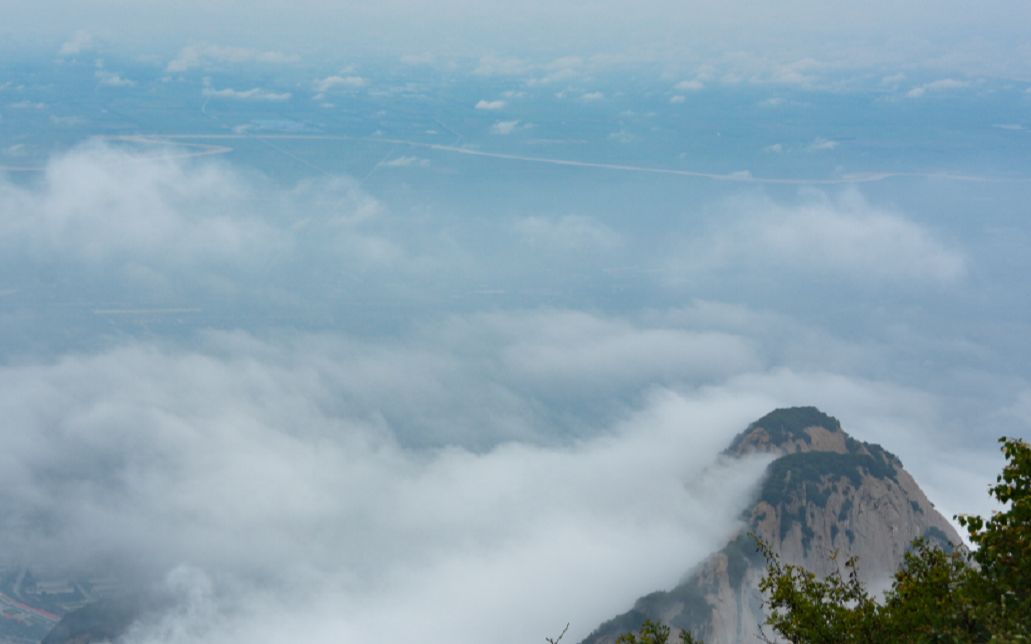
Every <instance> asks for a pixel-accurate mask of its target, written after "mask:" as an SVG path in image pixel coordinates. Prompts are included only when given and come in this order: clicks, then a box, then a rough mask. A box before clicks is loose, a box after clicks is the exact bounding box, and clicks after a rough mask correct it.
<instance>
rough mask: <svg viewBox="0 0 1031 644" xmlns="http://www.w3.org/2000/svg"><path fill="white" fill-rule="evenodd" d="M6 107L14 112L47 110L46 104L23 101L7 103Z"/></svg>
mask: <svg viewBox="0 0 1031 644" xmlns="http://www.w3.org/2000/svg"><path fill="white" fill-rule="evenodd" d="M7 107H10V108H11V109H15V110H45V109H47V104H46V103H40V102H37V101H30V100H24V101H15V102H13V103H8V104H7Z"/></svg>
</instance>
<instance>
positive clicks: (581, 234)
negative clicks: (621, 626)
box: [0, 0, 1031, 644]
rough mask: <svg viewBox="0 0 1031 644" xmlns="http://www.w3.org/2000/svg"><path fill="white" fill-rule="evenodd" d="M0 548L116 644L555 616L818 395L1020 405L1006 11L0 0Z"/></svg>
mask: <svg viewBox="0 0 1031 644" xmlns="http://www.w3.org/2000/svg"><path fill="white" fill-rule="evenodd" d="M3 14H4V20H3V25H0V40H2V41H3V43H4V44H3V45H0V48H4V49H5V50H6V51H7V52H8V53H10V54H12V55H10V56H8V57H6V61H7V62H4V63H3V64H2V65H0V168H2V169H3V170H2V172H3V174H2V175H0V337H2V341H0V384H2V386H0V415H2V416H3V418H4V419H5V423H4V427H3V429H0V440H2V444H3V450H0V464H2V465H0V483H2V485H0V517H3V519H2V520H0V525H2V529H0V547H2V550H3V551H4V552H6V553H8V554H9V555H10V556H11V557H12V558H17V559H18V560H19V561H23V562H29V563H31V564H32V565H35V566H42V565H44V564H45V565H46V566H47V567H48V568H49V569H51V570H55V571H61V570H76V571H77V570H82V569H90V568H95V567H98V566H100V567H104V568H111V569H114V570H117V571H119V572H120V573H121V574H125V575H127V576H128V577H131V578H132V579H134V580H135V581H136V582H137V583H139V584H142V585H144V586H146V587H150V588H155V587H156V588H161V589H163V590H164V592H166V593H170V594H171V596H172V597H174V598H175V601H173V602H172V604H171V608H169V609H168V610H167V611H164V612H160V613H158V614H153V615H150V616H148V617H147V618H146V619H145V620H143V621H142V622H141V623H139V624H137V625H136V627H135V628H134V629H133V630H132V632H131V633H130V634H129V635H128V636H127V638H126V641H127V642H155V643H156V642H197V641H206V642H238V641H263V642H281V641H291V640H293V639H297V638H299V637H301V636H303V639H305V640H306V641H313V642H371V641H384V642H401V641H409V640H418V641H420V642H428V643H431V644H432V643H435V642H441V643H443V642H448V643H453V642H470V643H473V642H476V643H480V642H498V643H499V644H505V643H508V642H511V643H513V644H514V643H516V642H527V641H541V640H542V639H543V638H544V637H545V636H555V635H557V633H558V632H559V631H561V628H562V627H563V626H564V625H565V624H566V622H571V624H572V625H571V627H570V633H569V635H568V637H569V638H570V641H577V638H582V637H583V636H585V635H586V634H587V633H589V632H590V630H591V629H593V628H594V627H596V626H597V625H598V624H599V623H600V622H601V621H603V620H605V619H607V618H609V617H612V616H613V615H616V614H618V613H620V612H623V611H625V610H626V609H627V608H628V607H629V606H631V605H632V602H633V601H634V599H636V598H637V597H639V596H640V595H642V594H645V593H647V592H650V591H653V590H658V589H662V588H668V587H670V586H672V585H673V584H675V583H676V582H677V580H678V579H680V577H681V576H682V575H683V574H684V573H685V572H686V571H687V570H688V569H689V568H690V566H691V565H693V564H694V563H696V562H698V561H699V560H700V559H701V558H702V557H703V556H704V555H705V554H707V553H708V552H711V551H712V550H714V549H716V548H718V547H720V546H721V545H722V544H723V543H724V540H725V539H726V537H727V536H728V535H729V534H731V532H732V531H733V530H734V529H735V527H736V526H737V519H738V515H739V513H740V511H741V509H742V508H743V507H744V506H745V504H746V503H747V502H748V499H749V498H750V496H749V495H750V494H751V492H752V491H753V490H754V489H755V486H756V485H757V484H758V482H759V479H760V476H761V472H762V469H763V466H764V462H763V461H761V460H758V461H748V462H728V461H725V460H722V459H721V458H719V456H718V454H719V452H720V450H722V449H723V448H724V447H725V446H726V445H727V444H728V443H729V441H730V440H731V438H732V437H733V435H734V434H735V433H736V432H738V431H740V430H742V429H743V428H744V427H745V426H746V425H747V424H748V422H750V421H751V420H754V419H755V418H758V417H759V416H761V415H763V414H765V413H767V412H768V411H770V410H771V409H773V408H775V407H778V406H786V405H810V404H813V405H817V406H819V407H820V408H821V409H823V410H824V411H826V412H828V413H830V414H832V415H835V416H837V417H838V418H839V419H841V420H842V422H843V424H844V426H845V428H846V429H847V430H848V431H850V432H851V433H852V434H853V435H854V436H856V437H857V438H860V439H862V440H868V441H876V442H880V443H882V444H883V445H884V446H885V447H886V448H888V449H889V450H891V451H893V452H896V453H897V454H899V456H900V457H901V458H902V460H903V462H904V463H905V464H906V466H907V467H908V468H909V469H910V471H911V472H913V473H914V475H915V477H916V479H917V481H918V482H919V483H920V484H921V486H923V488H924V489H925V491H927V493H928V495H929V497H930V498H931V499H932V500H933V501H934V502H935V503H936V504H937V505H938V507H939V509H941V511H942V512H943V513H944V514H946V515H950V516H951V514H953V513H955V512H961V511H975V512H985V511H987V510H989V509H990V506H989V504H988V501H987V495H986V494H985V488H986V485H987V484H988V483H989V482H990V481H991V480H992V478H993V476H994V473H995V471H996V470H997V468H998V466H999V463H1000V460H999V457H998V455H997V452H996V449H995V444H994V440H995V439H996V438H997V437H998V436H999V435H1001V434H1003V433H1008V434H1013V435H1020V436H1028V435H1029V434H1031V370H1029V369H1028V368H1027V364H1028V359H1029V358H1031V350H1029V347H1028V346H1027V343H1026V338H1027V337H1028V333H1029V332H1031V328H1029V327H1031V325H1029V323H1028V320H1031V301H1029V300H1028V297H1027V288H1026V275H1027V274H1029V273H1028V272H1029V271H1031V253H1028V252H1027V249H1028V247H1029V246H1028V245H1029V243H1031V225H1029V224H1028V219H1027V215H1028V212H1027V204H1028V203H1029V199H1028V197H1029V194H1028V193H1029V189H1031V181H1029V179H1031V162H1029V161H1028V159H1031V155H1029V154H1028V151H1029V150H1028V146H1029V143H1031V118H1029V117H1028V114H1029V111H1028V110H1029V109H1031V70H1029V69H1028V67H1027V63H1026V61H1028V60H1031V56H1029V55H1028V53H1031V49H1029V43H1031V39H1029V37H1028V35H1027V33H1026V32H1027V30H1026V25H1027V24H1031V8H1029V5H1027V4H1026V3H1021V2H1003V1H992V2H987V3H980V4H978V5H977V6H976V7H975V6H973V5H969V4H966V3H960V2H951V1H949V2H935V3H929V2H909V3H905V4H904V5H901V6H898V5H896V4H894V3H891V4H889V3H888V2H880V1H879V0H877V1H875V2H867V3H854V2H850V3H845V2H809V1H798V2H782V3H776V4H771V3H760V2H730V3H728V2H720V3H717V2H689V3H684V2H676V3H674V2H646V3H625V2H604V1H603V2H536V1H532V2H528V3H518V4H516V3H500V2H471V1H469V2H466V1H458V0H455V1H446V2H437V3H432V4H431V3H420V2H400V1H393V0H392V1H388V2H381V3H374V4H373V3H363V4H361V5H359V4H358V3H346V4H345V3H337V4H335V5H333V6H327V3H325V2H307V1H302V2H289V3H288V2H279V1H278V0H272V1H269V2H264V3H258V4H255V3H243V2H210V1H209V2H192V1H187V2H179V3H174V4H173V3H159V2H131V3H130V2H120V1H106V2H104V1H101V2H90V3H83V2H50V3H38V2H34V3H29V2H20V1H9V2H6V3H5V5H4V9H3Z"/></svg>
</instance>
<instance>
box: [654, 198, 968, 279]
mask: <svg viewBox="0 0 1031 644" xmlns="http://www.w3.org/2000/svg"><path fill="white" fill-rule="evenodd" d="M730 208H732V209H733V210H735V211H738V214H737V215H736V220H735V219H730V220H729V221H724V222H723V223H724V225H723V227H722V228H721V229H720V230H719V231H718V232H716V231H714V232H713V233H712V234H711V235H710V236H708V237H704V238H701V239H699V240H697V242H696V244H694V245H693V247H692V248H691V249H686V250H685V257H683V258H681V259H679V260H676V261H675V262H674V264H675V265H676V266H678V267H679V268H678V269H677V270H687V271H689V272H691V271H695V270H711V269H713V268H716V267H722V268H725V269H731V268H734V269H754V268H756V267H762V270H765V271H767V272H770V273H775V272H777V271H789V272H790V273H801V274H811V275H814V276H815V275H820V274H828V273H833V274H836V275H838V276H839V277H844V278H848V279H850V280H855V281H858V282H864V281H873V282H875V283H881V284H888V283H893V284H897V285H904V284H906V283H911V284H921V283H928V282H930V283H938V284H949V283H954V282H955V281H957V280H959V279H961V278H962V277H963V276H964V275H965V273H966V258H965V257H964V255H963V254H962V253H961V252H959V251H958V250H956V249H954V248H951V247H950V246H948V245H946V244H945V243H943V242H942V241H939V240H938V239H937V238H936V236H935V235H934V234H933V233H932V232H931V231H930V230H928V229H927V228H925V227H924V226H922V225H920V224H917V223H915V222H913V221H911V220H910V219H907V218H906V217H904V216H902V215H901V214H899V213H895V212H891V211H889V210H885V209H881V208H877V207H874V206H871V205H870V204H868V203H866V202H865V200H863V198H862V197H860V196H859V195H858V194H857V193H854V192H846V193H844V194H843V195H842V196H840V197H838V198H834V199H832V198H830V197H828V196H826V195H822V194H819V193H816V194H813V195H811V196H810V197H809V198H808V200H807V201H806V202H803V203H801V204H798V205H790V206H788V205H781V204H775V203H770V202H766V201H758V202H752V201H748V200H745V201H741V202H733V203H732V205H731V206H730ZM792 279H795V278H792Z"/></svg>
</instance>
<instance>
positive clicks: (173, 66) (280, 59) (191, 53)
mask: <svg viewBox="0 0 1031 644" xmlns="http://www.w3.org/2000/svg"><path fill="white" fill-rule="evenodd" d="M299 60H300V57H299V56H297V55H296V54H286V53H283V52H279V51H261V50H258V49H250V48H248V47H226V46H221V45H208V44H204V45H188V46H186V47H183V48H182V50H180V52H179V54H178V55H177V56H176V57H175V58H174V59H172V60H171V61H170V62H169V63H168V66H167V67H166V70H167V71H169V72H185V71H189V70H191V69H196V68H205V67H209V66H221V65H240V64H247V63H260V64H269V65H283V64H287V63H296V62H298V61H299Z"/></svg>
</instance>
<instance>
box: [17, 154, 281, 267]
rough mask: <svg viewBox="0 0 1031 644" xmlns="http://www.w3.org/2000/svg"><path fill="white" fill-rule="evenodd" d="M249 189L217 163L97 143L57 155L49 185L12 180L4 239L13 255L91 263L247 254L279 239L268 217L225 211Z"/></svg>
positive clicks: (46, 181) (49, 172) (196, 259)
mask: <svg viewBox="0 0 1031 644" xmlns="http://www.w3.org/2000/svg"><path fill="white" fill-rule="evenodd" d="M243 190H244V188H243V186H242V184H241V182H240V179H239V178H238V177H236V176H234V175H233V174H232V173H229V172H226V171H224V170H223V169H220V168H218V167H215V166H196V167H193V166H187V165H183V164H181V163H178V162H176V161H175V160H174V159H172V158H171V157H167V158H162V157H160V156H153V157H152V156H145V155H142V154H139V155H134V154H129V153H125V152H120V151H116V150H113V149H109V148H104V147H100V146H89V147H85V148H81V149H78V150H75V151H73V152H70V153H68V154H66V155H63V156H60V157H56V158H54V159H52V160H51V161H50V162H49V163H48V165H47V167H46V171H45V174H44V182H43V184H42V186H41V188H40V189H39V190H31V189H27V188H21V187H17V186H14V185H9V184H5V185H3V186H2V190H0V212H3V213H4V219H3V223H2V224H0V244H2V245H3V246H4V247H6V248H7V252H8V253H11V252H14V250H15V249H17V252H28V253H30V254H31V256H34V257H37V258H42V257H47V256H60V257H63V258H65V259H77V260H83V261H88V262H105V261H109V260H112V259H120V260H121V261H126V260H129V261H143V262H145V263H147V264H155V263H158V264H165V265H168V264H173V265H175V264H179V265H189V264H191V263H197V262H203V261H205V260H210V259H217V258H234V257H237V258H238V257H241V256H242V254H244V253H245V252H249V251H251V250H253V249H256V248H261V247H265V248H270V246H269V244H274V242H273V239H274V235H273V233H272V230H271V228H269V227H268V226H266V225H264V224H263V223H261V222H260V221H259V220H255V219H245V218H240V217H236V216H233V215H230V214H228V213H226V212H224V211H222V209H223V208H225V207H226V206H227V205H228V204H232V203H236V204H239V205H238V206H237V207H241V206H242V204H243V203H244V198H243V197H242V192H243ZM241 209H242V207H241ZM273 247H274V246H273Z"/></svg>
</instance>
